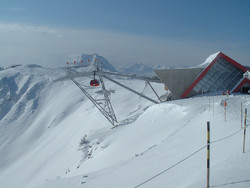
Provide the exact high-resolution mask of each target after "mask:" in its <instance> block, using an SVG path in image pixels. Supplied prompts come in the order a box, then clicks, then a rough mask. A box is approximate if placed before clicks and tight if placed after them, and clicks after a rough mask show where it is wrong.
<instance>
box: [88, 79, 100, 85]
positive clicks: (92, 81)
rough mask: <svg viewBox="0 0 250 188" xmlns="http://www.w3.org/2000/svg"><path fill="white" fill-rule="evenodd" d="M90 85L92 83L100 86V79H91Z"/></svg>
mask: <svg viewBox="0 0 250 188" xmlns="http://www.w3.org/2000/svg"><path fill="white" fill-rule="evenodd" d="M90 85H91V86H99V85H100V84H99V81H98V80H91V81H90Z"/></svg>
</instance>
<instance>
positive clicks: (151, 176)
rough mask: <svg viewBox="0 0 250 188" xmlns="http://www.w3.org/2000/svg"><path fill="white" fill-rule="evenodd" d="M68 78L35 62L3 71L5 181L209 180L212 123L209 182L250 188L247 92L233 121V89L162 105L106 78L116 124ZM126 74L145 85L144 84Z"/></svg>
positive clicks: (167, 183) (202, 183) (34, 187)
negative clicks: (244, 125) (244, 120)
mask: <svg viewBox="0 0 250 188" xmlns="http://www.w3.org/2000/svg"><path fill="white" fill-rule="evenodd" d="M64 76H65V72H64V70H62V69H46V68H43V67H38V66H35V65H26V66H18V67H15V68H10V69H5V70H2V71H0V78H1V83H0V84H1V85H0V86H1V95H0V97H1V98H0V104H1V121H0V154H1V158H0V184H1V187H5V188H12V187H25V188H57V187H58V188H59V187H60V188H68V187H73V188H78V187H88V188H95V187H96V188H99V187H109V188H117V187H124V188H125V187H126V188H127V187H143V188H147V187H148V188H149V187H154V188H157V187H192V188H193V187H206V139H207V138H206V136H207V133H206V129H207V128H206V123H207V121H210V122H211V140H212V141H216V142H214V143H212V144H211V181H210V184H211V185H213V186H214V187H220V186H222V187H249V186H250V176H249V174H250V147H249V146H250V137H249V136H248V133H247V137H246V153H244V154H243V153H242V144H243V129H241V122H240V120H241V118H240V104H241V103H243V107H244V108H245V107H248V106H249V105H250V97H249V96H248V95H235V96H234V95H232V96H229V98H228V99H227V102H228V109H227V116H226V117H227V119H226V122H225V120H224V108H223V107H222V106H221V104H220V101H221V100H222V99H225V98H226V97H225V96H214V97H213V96H209V97H207V96H200V97H195V98H190V99H185V100H177V101H171V102H166V103H162V104H157V105H155V104H152V103H151V102H149V101H146V100H145V99H142V98H139V97H138V96H135V95H134V94H132V93H130V92H129V91H126V90H124V89H122V88H120V87H119V86H116V85H115V84H112V83H110V82H105V83H106V87H107V89H113V90H114V93H113V94H112V96H111V102H112V104H113V107H114V110H115V112H116V115H117V117H118V119H119V121H120V126H118V127H116V128H112V126H111V125H110V124H109V122H108V121H107V120H106V119H105V118H104V117H103V116H102V115H101V114H100V112H99V111H98V110H97V109H96V108H95V107H94V106H93V105H92V104H91V103H90V102H89V100H87V98H86V97H85V96H84V95H83V94H82V92H81V91H80V90H79V88H77V87H76V86H75V85H74V84H73V82H72V81H70V80H63V81H56V82H54V80H58V78H60V77H64ZM82 81H83V82H84V83H85V82H86V87H87V84H88V82H89V79H88V78H82ZM119 81H120V82H122V83H124V84H126V85H129V86H131V87H134V88H136V89H137V90H139V91H141V92H142V91H143V90H144V89H145V88H144V87H145V83H144V82H143V81H138V80H137V81H135V80H130V79H128V80H119ZM157 89H158V90H161V89H162V90H163V86H162V85H159V86H158V87H157ZM88 91H89V92H90V93H92V95H93V96H95V95H97V94H96V93H95V92H94V90H93V89H91V88H89V89H88ZM144 93H145V94H149V95H152V94H151V92H150V90H149V89H148V87H147V88H146V89H145V90H144ZM152 96H153V95H152ZM213 101H214V105H213ZM209 103H210V105H209ZM213 106H214V109H213ZM213 114H214V115H213ZM247 131H248V129H247Z"/></svg>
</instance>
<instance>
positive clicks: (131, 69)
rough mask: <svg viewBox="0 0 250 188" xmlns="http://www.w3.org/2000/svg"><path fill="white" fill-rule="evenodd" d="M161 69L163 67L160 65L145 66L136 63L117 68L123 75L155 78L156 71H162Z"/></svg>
mask: <svg viewBox="0 0 250 188" xmlns="http://www.w3.org/2000/svg"><path fill="white" fill-rule="evenodd" d="M160 68H163V67H161V66H160V65H145V64H142V63H135V64H131V65H126V66H121V67H119V68H117V70H118V71H119V72H123V73H129V74H139V75H147V76H153V75H154V69H160Z"/></svg>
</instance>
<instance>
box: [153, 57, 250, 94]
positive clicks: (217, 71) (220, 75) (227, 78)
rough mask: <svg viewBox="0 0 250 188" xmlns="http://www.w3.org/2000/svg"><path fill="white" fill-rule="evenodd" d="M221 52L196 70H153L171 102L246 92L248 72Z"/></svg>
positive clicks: (193, 68) (249, 83) (249, 75)
mask: <svg viewBox="0 0 250 188" xmlns="http://www.w3.org/2000/svg"><path fill="white" fill-rule="evenodd" d="M248 70H249V69H248V68H247V67H244V66H242V65H241V64H239V63H238V62H236V61H234V60H233V59H231V58H230V57H228V56H226V55H225V54H223V53H222V52H218V53H215V54H213V55H211V56H209V57H208V58H207V60H206V61H205V62H204V63H203V64H201V65H199V66H197V67H190V68H179V69H178V68H177V69H158V70H154V72H155V73H156V75H157V76H158V77H159V78H160V79H161V81H162V82H163V83H164V84H165V86H166V87H167V88H168V89H169V90H170V91H171V93H172V99H181V98H187V97H191V96H194V95H198V94H203V93H209V92H221V93H222V92H223V91H226V90H227V91H229V92H230V93H234V92H240V91H241V92H247V91H248V90H250V72H248Z"/></svg>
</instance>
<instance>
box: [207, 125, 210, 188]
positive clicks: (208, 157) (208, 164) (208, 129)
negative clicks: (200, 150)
mask: <svg viewBox="0 0 250 188" xmlns="http://www.w3.org/2000/svg"><path fill="white" fill-rule="evenodd" d="M209 179H210V122H209V121H208V122H207V188H209Z"/></svg>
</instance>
